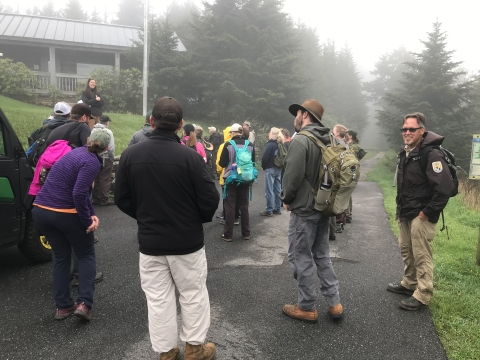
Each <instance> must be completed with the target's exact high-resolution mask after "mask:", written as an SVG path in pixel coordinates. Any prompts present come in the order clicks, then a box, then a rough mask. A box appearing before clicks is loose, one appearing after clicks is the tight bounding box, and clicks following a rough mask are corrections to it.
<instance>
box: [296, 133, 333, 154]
mask: <svg viewBox="0 0 480 360" xmlns="http://www.w3.org/2000/svg"><path fill="white" fill-rule="evenodd" d="M297 135H304V136H306V137H307V138H309V139H310V140H312V141H313V142H314V143H315V145H317V146H318V147H319V148H320V149H321V150H326V149H327V146H326V145H325V144H324V143H323V142H322V141H320V139H319V138H317V137H316V136H315V135H313V134H312V133H311V132H310V131H307V130H302V131H300V132H299V133H298V134H297Z"/></svg>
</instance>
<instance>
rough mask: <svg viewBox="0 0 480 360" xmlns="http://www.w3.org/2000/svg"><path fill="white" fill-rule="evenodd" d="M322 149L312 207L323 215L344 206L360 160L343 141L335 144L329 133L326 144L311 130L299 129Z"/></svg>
mask: <svg viewBox="0 0 480 360" xmlns="http://www.w3.org/2000/svg"><path fill="white" fill-rule="evenodd" d="M299 134H300V135H305V136H307V137H308V138H309V139H310V140H312V141H313V142H314V144H315V145H317V146H318V147H319V148H320V150H321V152H322V160H321V164H320V171H319V186H318V189H312V192H313V194H314V195H315V209H316V210H318V211H320V212H321V213H322V215H325V216H329V217H332V216H336V215H340V214H342V213H343V212H344V211H345V210H346V209H347V208H348V204H349V200H350V196H351V195H352V192H353V190H355V187H356V186H357V183H358V180H359V179H360V162H359V161H358V159H357V157H356V156H355V154H354V153H353V152H352V151H351V150H350V149H348V148H347V147H346V146H345V145H344V144H339V143H338V142H337V141H336V140H335V138H334V137H333V135H332V134H330V145H325V144H324V143H323V142H322V141H321V140H320V139H318V138H317V137H316V136H315V135H313V134H312V133H311V132H309V131H306V130H303V131H301V132H299Z"/></svg>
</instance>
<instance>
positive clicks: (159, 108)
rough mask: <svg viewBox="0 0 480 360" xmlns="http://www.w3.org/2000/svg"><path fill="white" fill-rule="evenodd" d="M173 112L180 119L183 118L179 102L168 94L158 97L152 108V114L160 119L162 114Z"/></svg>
mask: <svg viewBox="0 0 480 360" xmlns="http://www.w3.org/2000/svg"><path fill="white" fill-rule="evenodd" d="M168 113H174V114H175V115H177V117H178V118H179V119H180V121H181V120H182V119H183V111H182V106H181V105H180V102H179V101H178V100H177V99H174V98H172V97H170V96H163V97H161V98H159V99H158V100H157V101H156V102H155V105H154V106H153V109H152V116H153V117H154V118H156V119H160V118H161V117H162V115H164V114H168Z"/></svg>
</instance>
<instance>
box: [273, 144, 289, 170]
mask: <svg viewBox="0 0 480 360" xmlns="http://www.w3.org/2000/svg"><path fill="white" fill-rule="evenodd" d="M277 145H278V150H277V155H276V156H275V157H274V158H273V163H274V164H275V166H276V167H279V168H285V156H287V148H286V147H285V145H283V144H282V143H277Z"/></svg>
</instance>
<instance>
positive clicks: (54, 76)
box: [48, 46, 57, 86]
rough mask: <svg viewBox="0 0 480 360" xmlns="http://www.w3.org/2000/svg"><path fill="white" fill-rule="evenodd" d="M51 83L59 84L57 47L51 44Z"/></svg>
mask: <svg viewBox="0 0 480 360" xmlns="http://www.w3.org/2000/svg"><path fill="white" fill-rule="evenodd" d="M48 70H49V71H50V85H53V86H57V70H56V66H55V48H54V47H53V46H50V66H49V69H48Z"/></svg>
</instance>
